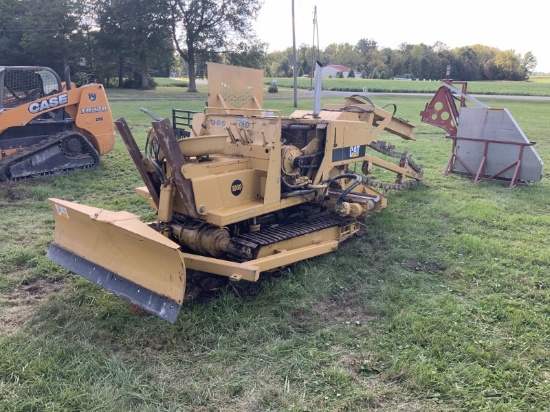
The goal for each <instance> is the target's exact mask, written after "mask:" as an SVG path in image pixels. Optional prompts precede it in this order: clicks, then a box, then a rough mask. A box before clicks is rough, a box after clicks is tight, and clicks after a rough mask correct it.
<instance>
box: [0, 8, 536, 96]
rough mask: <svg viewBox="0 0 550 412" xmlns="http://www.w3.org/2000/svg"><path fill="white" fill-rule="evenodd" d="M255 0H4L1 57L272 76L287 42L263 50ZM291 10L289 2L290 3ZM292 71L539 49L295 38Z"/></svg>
mask: <svg viewBox="0 0 550 412" xmlns="http://www.w3.org/2000/svg"><path fill="white" fill-rule="evenodd" d="M261 6H262V1H261V0H78V1H77V0H49V1H47V2H46V1H38V2H37V1H35V0H2V2H0V65H4V66H11V65H32V66H48V67H51V68H53V69H54V70H56V71H57V72H58V73H62V72H63V70H64V68H65V67H66V66H70V67H71V71H72V72H73V73H75V74H76V77H77V79H80V80H82V81H85V80H86V79H87V78H88V77H89V76H92V75H93V76H94V77H95V78H97V79H98V81H100V82H102V83H104V84H106V85H107V86H110V85H113V86H118V87H135V88H150V87H152V86H154V81H153V80H152V77H154V76H159V77H167V76H169V75H170V73H172V72H174V71H177V72H180V73H181V72H183V73H185V74H186V75H187V76H188V77H189V91H196V82H195V81H196V78H197V76H201V77H202V76H205V75H206V72H205V71H206V62H208V61H214V62H220V63H227V64H233V65H239V66H246V67H253V68H259V69H263V70H264V73H265V75H266V76H268V77H291V76H293V74H294V73H293V66H292V63H291V62H292V61H293V52H294V51H293V48H292V47H289V48H287V49H285V50H283V51H272V52H269V51H268V47H269V46H268V43H265V42H262V41H261V40H260V39H258V38H257V36H256V35H255V33H254V31H253V29H252V26H251V22H252V21H254V19H255V17H256V16H257V13H258V12H259V10H260V8H261ZM289 18H290V11H289ZM296 53H297V71H298V73H297V74H298V75H300V76H302V75H309V74H311V72H312V70H311V68H312V64H314V62H315V60H319V61H320V62H321V63H322V64H323V65H328V64H340V65H345V66H348V67H350V68H352V69H353V71H354V73H355V74H356V77H363V78H392V77H410V78H422V79H440V78H442V77H443V75H444V74H445V72H446V68H447V66H449V65H450V66H451V67H452V77H453V78H454V79H455V80H464V81H468V80H525V79H527V78H528V77H529V75H530V74H531V73H532V71H533V70H534V68H535V67H536V63H537V61H536V58H535V56H534V55H533V54H532V53H531V52H528V53H526V54H525V56H521V55H520V54H517V53H515V52H514V51H513V50H507V51H501V50H498V49H496V48H494V47H489V46H483V45H473V46H465V47H460V48H454V49H449V48H448V47H447V46H446V45H445V44H443V43H440V42H438V43H436V44H434V45H432V46H428V45H424V44H417V45H412V44H407V43H403V44H401V45H400V46H399V47H398V48H397V49H390V48H380V47H379V46H378V44H377V42H376V41H375V40H373V39H370V38H363V39H360V40H359V41H358V42H357V44H355V45H351V44H349V43H338V44H337V43H333V44H330V45H328V46H327V47H326V48H325V49H324V50H318V49H317V50H316V49H312V48H311V47H309V46H308V45H306V44H302V45H300V46H299V47H298V48H297V51H296Z"/></svg>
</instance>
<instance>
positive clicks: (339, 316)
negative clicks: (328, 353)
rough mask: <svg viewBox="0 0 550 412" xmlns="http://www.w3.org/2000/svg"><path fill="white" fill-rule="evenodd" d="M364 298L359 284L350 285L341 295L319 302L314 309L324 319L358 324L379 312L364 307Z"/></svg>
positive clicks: (375, 316)
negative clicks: (355, 285)
mask: <svg viewBox="0 0 550 412" xmlns="http://www.w3.org/2000/svg"><path fill="white" fill-rule="evenodd" d="M364 299H365V297H364V295H363V293H362V292H360V288H359V285H357V287H354V286H353V285H352V286H350V289H349V290H348V291H346V292H345V293H343V294H342V295H340V296H336V297H333V298H332V299H331V300H329V301H323V302H319V303H318V304H317V306H316V308H315V310H316V312H317V313H318V314H319V315H320V316H321V317H322V318H323V319H324V320H325V321H329V322H344V323H346V324H354V325H360V324H361V323H364V322H368V321H370V320H372V319H375V318H378V317H380V314H379V313H374V312H372V311H369V310H368V309H367V308H366V306H365V302H364Z"/></svg>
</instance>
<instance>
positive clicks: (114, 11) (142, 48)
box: [97, 0, 172, 89]
mask: <svg viewBox="0 0 550 412" xmlns="http://www.w3.org/2000/svg"><path fill="white" fill-rule="evenodd" d="M97 4H98V20H99V24H100V27H101V35H100V39H101V44H102V45H103V47H104V48H106V49H107V50H111V51H117V52H118V57H119V59H118V60H119V85H120V77H121V75H122V68H123V67H124V66H123V63H124V60H125V59H126V60H128V61H130V62H131V63H132V66H133V69H132V73H131V75H132V76H131V77H137V78H139V87H141V88H143V89H148V88H149V67H150V66H151V64H152V63H153V62H157V61H159V60H164V61H166V60H168V61H170V55H171V51H172V45H171V31H170V24H169V22H168V20H167V16H166V2H165V1H164V0H99V1H98V3H97ZM134 74H135V76H134Z"/></svg>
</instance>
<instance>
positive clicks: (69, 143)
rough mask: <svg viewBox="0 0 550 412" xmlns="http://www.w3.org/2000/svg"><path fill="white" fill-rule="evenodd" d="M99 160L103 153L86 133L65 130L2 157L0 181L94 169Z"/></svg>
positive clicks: (0, 161)
mask: <svg viewBox="0 0 550 412" xmlns="http://www.w3.org/2000/svg"><path fill="white" fill-rule="evenodd" d="M99 162H100V157H99V154H98V153H97V151H96V150H95V148H94V147H93V146H92V145H91V143H90V142H89V141H88V140H87V139H86V138H85V137H84V136H82V135H81V134H80V133H76V132H72V131H67V132H61V133H57V134H54V135H52V136H51V137H49V138H47V139H46V140H43V141H41V142H39V143H36V144H34V145H32V146H30V147H28V148H26V149H25V150H22V151H21V152H18V153H16V154H13V155H11V156H8V157H6V158H4V159H2V160H0V182H1V181H6V180H22V179H29V178H33V177H41V176H47V175H51V174H62V173H71V172H74V171H79V170H83V169H94V168H96V167H97V166H98V165H99Z"/></svg>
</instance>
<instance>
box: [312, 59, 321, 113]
mask: <svg viewBox="0 0 550 412" xmlns="http://www.w3.org/2000/svg"><path fill="white" fill-rule="evenodd" d="M316 63H317V64H316V65H315V92H314V94H313V101H314V102H313V116H314V117H319V112H320V111H321V92H322V91H323V65H322V64H321V63H319V61H317V62H316Z"/></svg>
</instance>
